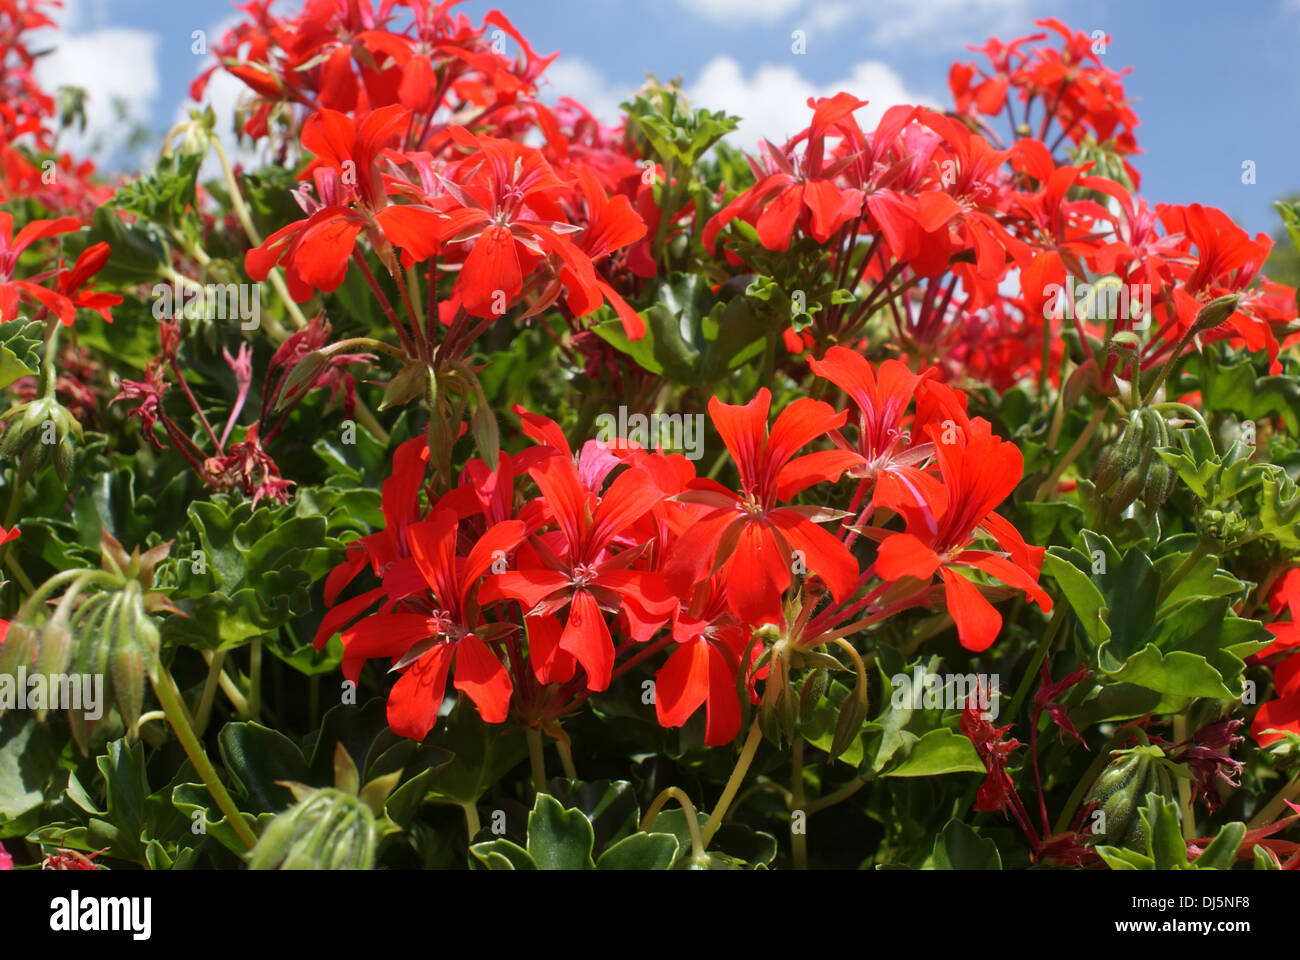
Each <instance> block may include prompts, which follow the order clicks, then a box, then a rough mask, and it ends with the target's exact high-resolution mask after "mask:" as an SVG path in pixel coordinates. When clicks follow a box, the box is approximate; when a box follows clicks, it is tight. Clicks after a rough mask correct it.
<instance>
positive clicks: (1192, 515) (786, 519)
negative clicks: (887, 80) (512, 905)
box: [0, 0, 1300, 870]
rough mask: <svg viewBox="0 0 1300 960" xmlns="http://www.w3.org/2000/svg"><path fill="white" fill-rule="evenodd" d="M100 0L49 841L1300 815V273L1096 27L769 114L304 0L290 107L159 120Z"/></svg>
mask: <svg viewBox="0 0 1300 960" xmlns="http://www.w3.org/2000/svg"><path fill="white" fill-rule="evenodd" d="M51 7H52V3H51V2H50V0H10V2H7V3H0V102H2V103H3V107H2V108H0V161H2V166H3V179H2V180H0V388H3V389H4V398H3V399H2V400H0V405H3V409H2V410H0V428H2V430H3V433H0V458H2V460H3V472H2V474H0V486H2V489H0V504H3V507H0V509H3V510H4V514H3V520H2V521H0V565H2V566H3V569H4V575H5V576H6V577H9V578H11V579H9V580H8V581H6V582H5V584H4V586H3V590H2V592H0V607H2V608H3V612H4V614H5V616H6V618H7V619H6V621H5V623H4V626H3V630H4V633H3V635H0V636H2V639H3V643H2V644H0V724H3V735H0V841H2V842H3V844H4V847H3V851H2V852H0V869H4V868H8V867H9V866H10V865H11V864H12V865H14V866H16V867H18V868H23V867H33V868H35V867H37V866H40V865H44V866H47V867H49V866H51V865H53V866H59V867H62V868H68V869H74V868H75V869H105V868H111V869H129V868H132V867H138V868H148V869H170V868H180V867H218V868H240V867H252V868H259V869H261V868H285V869H287V868H319V869H330V868H373V867H385V868H409V867H430V868H433V867H438V868H462V869H464V868H471V869H521V868H576V869H583V868H595V869H668V868H674V867H675V868H679V869H686V868H712V869H723V868H736V867H742V868H753V867H783V868H787V867H788V868H806V867H817V866H821V867H872V866H882V865H890V866H905V867H912V868H935V869H949V868H969V867H981V868H989V867H1006V868H1012V867H1027V866H1031V865H1033V866H1052V867H1060V868H1082V869H1099V870H1101V869H1106V868H1108V867H1109V868H1116V869H1119V868H1128V869H1133V868H1137V869H1155V868H1161V869H1163V868H1172V867H1179V868H1207V867H1215V868H1232V867H1235V866H1240V867H1243V868H1250V867H1254V868H1259V869H1276V868H1279V867H1281V868H1284V869H1288V868H1289V869H1294V868H1296V867H1297V866H1300V851H1298V847H1297V844H1300V834H1298V833H1297V832H1296V830H1295V827H1294V825H1295V822H1296V820H1297V819H1300V806H1297V805H1296V803H1295V802H1294V801H1297V799H1298V798H1300V779H1298V771H1300V652H1297V650H1298V648H1300V491H1298V490H1297V488H1296V484H1295V480H1294V477H1295V473H1296V470H1297V467H1298V466H1300V446H1298V438H1300V381H1297V379H1296V376H1295V373H1294V370H1295V369H1296V354H1295V352H1294V344H1295V342H1296V340H1297V331H1298V330H1300V324H1297V307H1296V295H1295V291H1294V290H1293V289H1292V288H1290V287H1288V286H1285V285H1284V284H1282V283H1279V282H1274V281H1272V280H1269V279H1268V278H1267V277H1266V276H1265V275H1264V273H1263V272H1262V270H1263V268H1264V265H1265V261H1266V259H1267V258H1268V257H1269V254H1270V252H1271V249H1272V246H1273V241H1272V240H1271V239H1270V238H1269V237H1267V236H1265V235H1262V234H1261V235H1257V236H1253V237H1252V236H1250V235H1249V234H1248V233H1247V232H1246V231H1244V230H1243V229H1241V228H1240V227H1238V226H1237V225H1236V224H1235V223H1234V222H1233V221H1232V220H1231V219H1230V218H1229V217H1228V216H1227V215H1226V214H1224V213H1222V212H1221V211H1219V210H1216V209H1214V208H1211V207H1208V206H1203V205H1200V204H1197V203H1190V204H1187V205H1172V204H1154V205H1152V204H1150V203H1148V202H1147V200H1145V199H1144V198H1143V197H1142V195H1141V193H1140V185H1141V181H1140V174H1139V168H1138V163H1137V158H1136V154H1137V151H1138V147H1137V128H1138V118H1137V116H1136V114H1135V113H1134V110H1133V108H1132V104H1131V103H1130V100H1129V98H1128V96H1127V95H1126V93H1125V90H1124V83H1123V74H1122V73H1121V72H1117V71H1116V70H1113V69H1111V68H1110V67H1109V66H1107V65H1104V64H1103V62H1102V59H1101V58H1100V57H1099V56H1098V55H1097V54H1096V53H1095V52H1094V40H1093V38H1092V37H1091V36H1089V35H1088V34H1085V33H1081V32H1078V31H1076V30H1073V29H1071V28H1069V27H1067V26H1066V25H1065V24H1063V23H1060V22H1058V21H1056V20H1043V21H1039V22H1038V23H1037V24H1035V25H1034V32H1032V33H1030V34H1028V35H1026V36H1021V37H1018V38H1016V39H1014V40H1012V41H1010V42H1009V43H1003V42H1001V41H999V40H990V41H989V42H988V43H987V44H986V45H985V46H984V47H981V48H978V49H975V48H972V49H975V52H974V56H975V59H973V60H972V61H971V62H969V63H967V62H959V63H956V64H954V65H953V66H952V69H951V71H950V73H949V75H948V84H949V87H950V91H951V101H950V102H949V104H948V105H947V106H946V107H944V108H932V107H925V106H919V105H918V106H909V105H902V106H891V107H890V108H889V109H887V110H885V111H884V113H883V115H882V116H881V119H880V120H879V122H878V123H876V124H874V126H872V125H866V124H864V123H863V122H861V120H860V117H861V116H862V108H863V107H865V106H867V104H868V101H869V99H870V97H871V95H872V91H870V90H847V91H842V92H838V93H836V94H835V95H834V96H829V97H820V98H813V99H810V100H809V102H808V103H807V112H806V117H805V123H806V126H805V127H804V128H803V129H802V130H801V131H799V132H798V133H797V134H795V135H794V136H792V137H790V138H789V139H788V140H784V141H774V140H767V139H765V140H762V141H761V142H760V143H759V145H758V147H757V149H756V150H755V151H753V152H752V153H751V152H742V151H741V150H738V149H737V148H735V147H733V146H731V145H730V143H729V141H728V140H727V135H728V134H729V133H731V132H732V131H733V130H734V129H735V126H736V120H737V118H736V117H733V116H730V115H728V114H727V113H725V112H720V111H713V110H711V109H709V108H710V107H711V106H713V105H711V104H695V103H690V102H688V100H687V98H686V96H685V95H684V94H683V92H682V90H681V89H680V88H679V87H678V85H677V84H674V83H663V82H660V81H658V80H657V79H654V78H650V79H649V80H648V81H647V82H646V84H645V85H644V86H643V87H642V88H641V89H640V90H639V91H638V92H637V93H636V94H635V95H634V96H632V97H631V98H629V99H628V101H627V102H625V103H624V104H623V105H622V116H621V119H620V121H619V123H618V125H617V126H615V127H610V126H607V125H605V124H604V123H602V122H601V121H600V120H598V119H597V118H596V117H594V116H593V115H592V114H591V113H590V112H589V111H588V110H587V109H586V108H585V107H583V105H582V104H580V103H577V102H575V101H573V100H570V99H562V100H560V101H559V102H558V103H556V104H551V105H548V104H547V103H546V102H544V101H543V100H542V99H539V95H540V91H541V90H542V88H543V86H544V84H545V78H546V71H547V68H548V67H549V66H550V65H551V63H552V61H553V60H554V55H545V56H544V55H541V54H539V53H538V52H537V51H535V50H534V49H533V47H532V46H531V45H530V44H529V42H528V40H527V39H526V38H525V37H523V36H521V35H520V34H519V32H518V31H517V30H516V29H515V28H514V26H512V24H511V22H510V20H509V19H507V17H506V16H505V15H504V14H503V13H501V12H499V11H495V10H494V11H491V12H488V13H486V15H482V16H481V17H480V16H479V15H477V14H475V15H471V14H470V13H468V12H462V10H461V9H460V8H459V5H458V4H457V3H456V0H450V2H445V3H439V4H435V3H433V2H431V0H380V2H373V0H308V2H307V3H305V4H302V5H299V7H300V8H295V9H293V10H290V9H287V8H286V9H284V10H280V9H278V8H277V7H276V5H275V4H274V3H272V2H270V0H248V2H245V3H242V4H240V5H238V10H239V14H240V19H239V21H238V23H237V24H236V25H235V26H233V27H231V28H230V29H229V31H228V32H227V33H226V34H225V35H224V36H223V37H221V38H220V40H219V42H218V43H216V44H215V45H214V58H213V61H212V63H211V65H210V67H209V68H208V69H207V70H206V72H204V73H203V74H202V75H201V76H199V77H198V78H197V79H196V80H195V82H194V85H193V88H192V91H191V93H192V96H193V97H194V98H195V100H196V102H198V101H200V100H201V98H202V96H203V93H204V88H205V85H206V84H207V83H208V82H209V80H210V79H211V77H212V76H213V74H214V73H216V72H219V71H220V72H225V73H227V74H230V75H232V76H233V77H235V78H237V79H238V80H239V81H240V82H242V85H243V88H244V89H243V95H242V98H241V101H240V106H239V111H238V119H237V127H236V129H234V130H226V129H221V128H219V127H218V125H217V123H216V119H215V115H214V114H213V113H212V112H211V111H209V110H203V109H199V108H196V109H194V110H193V111H191V113H190V115H189V117H188V118H187V119H186V120H184V121H182V122H180V123H178V124H177V125H176V126H175V127H174V128H173V129H172V130H171V131H169V132H168V134H167V136H166V138H165V142H164V144H163V147H162V150H161V154H160V156H159V157H158V159H157V162H156V163H155V164H153V165H152V167H151V168H149V169H145V170H143V171H141V172H139V173H138V174H136V175H133V176H117V175H105V174H101V173H99V172H97V171H96V168H95V166H94V165H93V164H92V163H91V162H90V161H89V160H88V159H82V158H76V157H71V156H68V155H66V154H62V153H59V152H57V149H56V148H57V144H58V134H59V131H60V125H61V124H64V123H67V122H69V120H70V117H69V116H68V111H67V110H61V108H60V101H59V100H58V99H56V97H55V96H54V94H52V93H51V92H50V91H46V90H43V89H41V87H40V86H38V85H37V83H36V82H35V80H34V79H33V63H34V53H33V50H32V48H31V45H30V44H31V40H30V37H31V35H32V32H33V31H35V30H37V29H40V28H44V27H48V26H49V25H50V22H49V20H48V17H49V15H50V13H51ZM236 144H239V145H241V146H242V147H243V148H244V149H243V151H242V152H241V153H238V154H236V153H235V152H234V150H233V147H234V146H235V145H236ZM254 157H256V158H260V160H257V161H254V160H253V159H252V158H254ZM232 158H233V159H232ZM236 159H238V160H239V162H235V160H236ZM209 174H211V176H209ZM1281 211H1282V214H1283V216H1284V218H1285V222H1286V224H1287V225H1288V227H1289V229H1291V230H1292V236H1293V239H1296V240H1297V241H1300V226H1298V225H1300V209H1297V208H1294V207H1290V206H1287V205H1285V204H1283V205H1282V206H1281ZM1171 836H1172V837H1173V838H1174V843H1173V847H1172V848H1171V846H1170V843H1169V838H1170V837H1171Z"/></svg>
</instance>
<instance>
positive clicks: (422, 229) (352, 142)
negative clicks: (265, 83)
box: [244, 104, 437, 303]
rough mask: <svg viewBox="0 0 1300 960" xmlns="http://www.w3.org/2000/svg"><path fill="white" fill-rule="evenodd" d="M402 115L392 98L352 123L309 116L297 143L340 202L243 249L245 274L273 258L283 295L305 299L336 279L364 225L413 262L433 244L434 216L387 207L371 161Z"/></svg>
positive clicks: (261, 273)
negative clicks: (325, 173)
mask: <svg viewBox="0 0 1300 960" xmlns="http://www.w3.org/2000/svg"><path fill="white" fill-rule="evenodd" d="M407 118H408V114H407V112H406V110H405V109H404V108H403V107H401V106H400V105H396V104H395V105H392V106H388V107H383V108H381V109H379V110H375V111H373V112H372V113H369V114H366V115H365V116H364V117H363V118H361V119H360V120H359V121H354V120H352V119H350V118H349V117H347V116H346V115H345V114H342V113H338V112H336V111H333V110H321V111H320V112H319V113H315V114H313V115H312V116H311V117H309V118H308V120H307V122H306V123H305V124H304V125H303V131H302V144H303V146H304V147H305V148H307V149H308V150H310V151H312V152H313V153H314V154H315V155H316V158H317V160H316V163H318V164H320V165H322V166H323V167H324V168H325V169H326V170H329V171H333V173H334V174H336V175H337V179H330V180H329V181H328V182H329V183H330V185H331V187H333V188H336V189H337V191H338V193H339V196H338V198H337V199H338V200H339V201H340V202H336V203H330V204H329V205H328V206H323V207H321V208H320V209H317V210H315V211H313V212H312V213H311V214H310V215H309V216H307V217H305V218H304V219H302V220H295V221H294V222H293V223H291V224H289V225H288V226H285V227H282V228H280V229H279V230H277V231H276V232H275V233H273V234H271V236H269V237H267V238H266V240H264V241H263V242H262V245H261V246H259V247H255V248H253V249H252V250H249V251H248V253H246V254H245V255H244V269H245V270H247V271H248V275H249V276H250V277H252V278H253V279H254V280H258V281H262V280H265V279H266V277H267V274H269V273H270V272H271V269H272V268H273V267H275V265H276V264H283V265H284V267H285V279H286V280H287V281H288V283H289V293H290V295H291V296H292V297H293V299H294V300H296V301H297V302H299V303H301V302H303V301H305V300H309V299H311V297H312V296H313V295H314V293H315V292H316V291H317V290H320V291H322V292H324V293H330V292H332V291H334V290H337V289H338V288H339V286H340V285H341V284H342V283H343V278H344V277H345V276H346V275H347V270H348V260H349V259H350V258H351V257H352V251H353V249H354V247H355V246H356V240H357V235H358V234H360V233H361V231H362V230H369V231H371V234H372V239H374V240H375V241H376V243H377V245H381V246H382V244H381V243H380V242H379V241H380V239H381V237H382V239H383V240H386V241H387V242H389V243H392V244H393V245H394V246H396V247H399V248H401V249H402V250H404V251H406V252H407V253H408V254H409V255H410V256H412V257H414V259H415V260H424V259H427V258H428V257H430V256H431V255H432V254H433V251H434V250H435V249H436V242H435V240H434V238H433V230H434V227H435V225H436V222H437V214H436V213H435V212H434V211H432V210H429V209H425V208H420V207H414V206H409V205H400V206H399V205H387V197H386V195H385V193H384V182H383V176H382V175H381V174H380V172H379V167H378V160H379V155H380V153H381V152H382V151H383V150H384V149H385V147H386V146H387V145H388V142H389V141H390V140H391V139H392V138H393V136H394V135H395V134H396V133H397V131H398V130H399V129H401V127H402V125H403V124H404V123H406V121H407ZM318 182H322V181H320V178H318ZM331 199H334V198H331ZM349 202H350V203H351V204H352V205H348V203H349Z"/></svg>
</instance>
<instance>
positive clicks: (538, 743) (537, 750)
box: [524, 727, 546, 797]
mask: <svg viewBox="0 0 1300 960" xmlns="http://www.w3.org/2000/svg"><path fill="white" fill-rule="evenodd" d="M524 738H525V739H526V740H527V741H528V764H529V766H530V767H531V768H532V772H533V796H534V797H535V796H536V795H537V794H539V793H541V792H542V791H543V790H544V789H546V758H545V757H544V756H543V755H542V729H541V727H525V728H524Z"/></svg>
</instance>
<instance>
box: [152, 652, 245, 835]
mask: <svg viewBox="0 0 1300 960" xmlns="http://www.w3.org/2000/svg"><path fill="white" fill-rule="evenodd" d="M159 673H160V676H159V678H157V679H155V678H154V677H152V676H151V677H150V678H149V679H150V681H151V683H152V684H153V691H154V694H155V695H156V696H157V697H158V703H159V705H160V706H161V707H162V708H163V712H164V713H165V714H166V715H167V722H168V723H169V724H171V728H172V730H173V731H174V732H175V734H176V739H177V740H179V741H180V744H181V747H182V748H184V750H185V755H186V756H187V757H189V758H190V763H192V764H194V769H195V770H197V771H198V773H199V777H200V778H201V779H202V780H203V785H204V786H206V787H207V788H208V793H210V794H211V795H212V799H213V800H214V801H216V804H217V808H218V809H219V810H220V811H221V812H222V813H223V814H225V817H226V820H228V821H229V823H230V826H231V829H233V830H234V831H235V833H236V834H238V836H239V839H240V840H242V841H243V842H244V845H245V846H246V847H248V849H249V850H252V849H253V847H255V846H256V845H257V837H256V836H255V835H254V833H253V831H252V830H251V829H250V828H249V826H248V824H247V822H245V820H244V816H243V814H241V813H240V812H239V808H238V807H236V806H235V801H234V800H232V799H231V798H230V794H229V793H227V792H226V788H225V787H224V786H223V785H222V783H221V780H220V779H218V777H217V771H216V769H215V768H214V767H213V766H212V762H211V761H210V760H209V759H208V755H207V753H206V752H204V750H203V745H202V744H201V743H199V741H198V738H197V737H196V736H194V728H193V727H192V726H190V719H189V716H188V715H187V714H186V712H185V704H184V703H183V702H182V701H181V695H180V691H179V690H177V689H176V681H174V680H173V679H172V675H171V674H170V673H167V672H166V671H159Z"/></svg>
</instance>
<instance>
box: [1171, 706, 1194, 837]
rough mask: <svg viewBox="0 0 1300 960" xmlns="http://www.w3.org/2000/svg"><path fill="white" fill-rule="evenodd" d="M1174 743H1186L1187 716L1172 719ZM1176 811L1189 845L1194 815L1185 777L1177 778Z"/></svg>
mask: <svg viewBox="0 0 1300 960" xmlns="http://www.w3.org/2000/svg"><path fill="white" fill-rule="evenodd" d="M1174 742H1175V743H1186V742H1187V715H1186V714H1185V713H1180V714H1178V715H1177V716H1175V717H1174ZM1178 809H1179V810H1180V811H1181V812H1182V815H1183V816H1182V821H1183V839H1184V840H1186V841H1188V842H1189V843H1190V842H1191V841H1192V840H1195V839H1196V814H1195V812H1194V811H1193V810H1192V785H1191V783H1190V781H1188V779H1187V778H1186V777H1179V778H1178Z"/></svg>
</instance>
